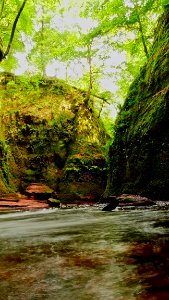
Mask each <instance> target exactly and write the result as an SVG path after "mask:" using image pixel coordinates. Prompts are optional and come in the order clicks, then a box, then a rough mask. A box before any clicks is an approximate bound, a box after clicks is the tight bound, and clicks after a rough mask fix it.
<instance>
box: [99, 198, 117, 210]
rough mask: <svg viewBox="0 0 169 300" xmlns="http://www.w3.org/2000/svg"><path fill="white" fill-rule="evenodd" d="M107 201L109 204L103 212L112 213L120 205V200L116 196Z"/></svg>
mask: <svg viewBox="0 0 169 300" xmlns="http://www.w3.org/2000/svg"><path fill="white" fill-rule="evenodd" d="M106 199H107V201H108V202H109V204H108V205H106V206H105V207H104V208H103V209H102V210H103V211H111V210H113V209H115V208H116V207H117V206H118V204H119V200H118V199H117V198H116V197H114V196H110V197H107V198H106Z"/></svg>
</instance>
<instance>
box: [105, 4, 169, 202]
mask: <svg viewBox="0 0 169 300" xmlns="http://www.w3.org/2000/svg"><path fill="white" fill-rule="evenodd" d="M168 43H169V5H167V6H166V7H165V11H164V14H163V15H162V17H161V18H160V19H159V23H158V26H157V28H156V30H155V41H154V44H153V47H152V49H151V52H150V53H151V54H150V57H149V59H148V62H147V64H146V65H145V66H144V67H143V68H142V70H141V72H140V75H139V76H138V77H137V79H136V80H135V81H134V82H133V84H132V85H131V87H130V89H129V92H128V96H127V98H126V101H125V103H124V106H123V107H122V109H121V111H120V114H119V116H118V119H117V123H116V130H115V139H114V142H113V144H112V146H111V147H110V152H109V156H110V172H109V179H108V184H107V188H106V192H105V195H106V194H112V193H113V194H120V193H135V194H141V195H147V196H150V197H154V198H161V199H168V192H169V190H168V186H169V178H168V173H169V148H168V141H169V111H168V108H169V106H168V101H169V68H168V65H169V48H168Z"/></svg>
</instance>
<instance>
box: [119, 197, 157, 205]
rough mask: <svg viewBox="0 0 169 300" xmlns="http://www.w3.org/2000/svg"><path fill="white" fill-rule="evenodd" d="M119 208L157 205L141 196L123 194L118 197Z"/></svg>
mask: <svg viewBox="0 0 169 300" xmlns="http://www.w3.org/2000/svg"><path fill="white" fill-rule="evenodd" d="M117 199H118V201H119V206H120V207H122V206H152V205H156V203H155V202H154V201H152V200H151V199H149V198H146V197H141V196H139V195H130V194H122V195H120V196H118V197H117Z"/></svg>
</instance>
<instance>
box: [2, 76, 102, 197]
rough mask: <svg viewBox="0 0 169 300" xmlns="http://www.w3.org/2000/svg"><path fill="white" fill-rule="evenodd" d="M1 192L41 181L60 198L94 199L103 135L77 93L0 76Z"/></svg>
mask: <svg viewBox="0 0 169 300" xmlns="http://www.w3.org/2000/svg"><path fill="white" fill-rule="evenodd" d="M0 79H1V84H0V89H1V114H0V126H1V134H0V164H1V171H0V193H4V192H9V191H10V190H16V191H17V190H20V191H23V190H24V189H25V187H26V186H27V185H28V184H29V183H30V182H45V183H46V184H48V185H49V186H50V187H52V188H53V189H54V190H55V191H56V192H58V193H60V194H62V196H63V198H64V195H65V197H69V198H70V195H72V196H73V197H75V198H76V197H78V196H80V197H83V196H86V195H89V194H90V195H91V196H93V197H98V196H99V195H100V194H101V193H103V191H104V188H105V184H106V180H105V178H106V172H107V171H106V167H105V157H104V145H105V143H106V139H107V135H106V133H105V131H104V128H103V126H102V124H101V122H100V121H99V120H98V118H96V117H95V115H94V113H93V112H92V110H91V109H90V108H89V107H88V106H87V105H86V104H85V95H83V93H82V92H81V91H78V90H77V89H75V88H72V87H70V86H68V85H66V84H65V83H64V82H62V81H58V80H49V79H48V80H44V79H40V78H32V79H30V80H25V79H24V78H22V77H13V76H11V75H9V77H8V76H7V75H6V74H5V76H4V75H3V74H1V77H0Z"/></svg>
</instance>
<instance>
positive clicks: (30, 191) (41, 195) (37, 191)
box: [26, 183, 53, 200]
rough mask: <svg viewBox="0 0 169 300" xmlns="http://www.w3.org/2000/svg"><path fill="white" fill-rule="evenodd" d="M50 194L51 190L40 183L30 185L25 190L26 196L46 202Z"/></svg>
mask: <svg viewBox="0 0 169 300" xmlns="http://www.w3.org/2000/svg"><path fill="white" fill-rule="evenodd" d="M52 193H53V190H52V189H51V188H49V187H48V186H47V185H45V184H42V183H31V184H30V185H29V186H28V187H27V189H26V195H27V196H28V197H30V198H33V199H36V200H47V199H49V198H50V197H51V195H52Z"/></svg>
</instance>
